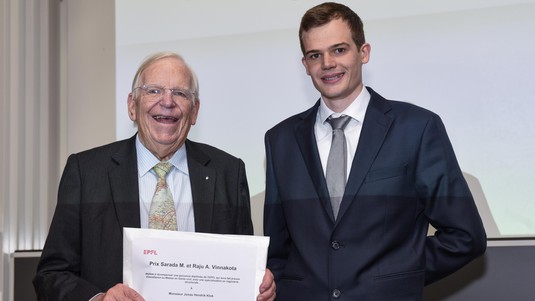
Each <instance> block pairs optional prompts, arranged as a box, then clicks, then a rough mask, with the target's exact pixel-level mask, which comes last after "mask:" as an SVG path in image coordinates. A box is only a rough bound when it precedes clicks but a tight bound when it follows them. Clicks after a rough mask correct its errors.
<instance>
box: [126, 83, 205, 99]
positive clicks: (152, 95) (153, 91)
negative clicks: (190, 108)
mask: <svg viewBox="0 0 535 301" xmlns="http://www.w3.org/2000/svg"><path fill="white" fill-rule="evenodd" d="M136 89H141V90H142V91H143V95H144V96H145V97H146V98H148V99H149V100H151V101H159V100H161V99H162V98H163V95H164V94H165V91H166V90H169V91H171V98H172V99H173V101H181V100H189V101H192V100H193V97H194V96H195V93H194V92H192V91H189V90H182V89H167V88H164V87H162V86H159V85H143V86H140V87H136V88H134V90H132V92H133V91H135V90H136Z"/></svg>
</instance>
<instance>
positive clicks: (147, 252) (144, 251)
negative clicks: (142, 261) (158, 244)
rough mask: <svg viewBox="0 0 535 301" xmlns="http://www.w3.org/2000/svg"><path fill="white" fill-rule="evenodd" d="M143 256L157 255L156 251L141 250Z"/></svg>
mask: <svg viewBox="0 0 535 301" xmlns="http://www.w3.org/2000/svg"><path fill="white" fill-rule="evenodd" d="M143 254H145V255H158V253H157V252H156V250H143Z"/></svg>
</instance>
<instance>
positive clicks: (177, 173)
mask: <svg viewBox="0 0 535 301" xmlns="http://www.w3.org/2000/svg"><path fill="white" fill-rule="evenodd" d="M136 151H137V171H138V183H139V208H140V215H141V228H148V226H149V211H150V204H151V202H152V197H153V195H154V190H155V189H156V183H157V181H158V178H157V176H156V173H155V172H154V171H153V170H152V168H153V167H154V165H156V164H157V163H158V162H160V161H159V160H158V158H156V157H155V156H154V155H153V154H152V153H151V152H150V151H149V150H148V149H147V148H146V147H145V146H144V145H143V144H142V143H141V141H140V140H139V135H138V136H137V137H136ZM169 162H170V163H171V164H173V168H171V171H170V172H169V174H168V175H167V177H166V181H167V185H168V186H169V189H170V190H171V194H172V195H173V200H174V202H175V209H176V219H177V223H178V230H179V231H187V232H195V218H194V215H193V196H192V194H191V183H190V177H189V169H188V160H187V156H186V145H185V144H184V145H182V146H181V147H180V148H179V149H178V150H177V151H176V153H175V154H174V155H173V156H172V157H171V159H169Z"/></svg>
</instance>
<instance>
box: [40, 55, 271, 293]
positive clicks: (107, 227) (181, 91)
mask: <svg viewBox="0 0 535 301" xmlns="http://www.w3.org/2000/svg"><path fill="white" fill-rule="evenodd" d="M199 105H200V102H199V91H198V84H197V79H196V76H195V74H194V73H193V71H192V70H191V69H190V68H189V67H188V65H187V64H186V63H185V61H184V60H183V59H182V58H181V57H180V56H179V55H177V54H175V53H169V52H165V53H157V54H155V55H152V56H150V57H148V58H147V59H146V60H145V61H144V62H143V63H142V64H141V66H140V67H139V69H138V71H137V73H136V75H135V77H134V80H133V85H132V92H131V93H130V94H129V95H128V114H129V116H130V119H131V120H133V121H134V122H135V123H136V124H137V126H138V130H139V131H138V134H137V135H134V136H133V137H132V138H130V139H127V140H123V141H118V142H115V143H111V144H108V145H104V146H101V147H97V148H94V149H91V150H88V151H84V152H81V153H78V154H73V155H71V156H70V157H69V159H68V161H67V164H66V166H65V170H64V172H63V176H62V179H61V182H60V186H59V193H58V203H57V207H56V212H55V214H54V218H53V220H52V224H51V227H50V232H49V235H48V238H47V241H46V244H45V246H44V249H43V253H42V256H41V261H40V263H39V266H38V270H37V275H36V277H35V279H34V286H35V289H36V292H37V294H38V298H39V300H54V301H61V300H97V301H98V300H105V301H107V300H135V301H138V300H144V299H143V297H142V296H140V295H139V294H138V293H137V292H136V291H134V290H133V289H131V288H129V287H127V286H126V285H123V284H122V262H123V261H122V253H123V248H122V241H123V238H122V235H123V228H124V227H134V228H155V229H166V230H180V231H192V232H193V231H195V232H207V233H224V234H248V235H250V234H253V226H252V221H251V213H250V203H249V189H248V184H247V179H246V175H245V166H244V163H243V161H242V160H240V159H238V158H235V157H233V156H231V155H229V154H227V153H225V152H223V151H221V150H219V149H217V148H214V147H212V146H209V145H206V144H201V143H196V142H193V141H190V140H188V139H187V136H188V132H189V130H190V128H191V126H192V125H194V124H195V122H196V120H197V114H198V112H199ZM159 170H165V172H164V173H163V175H160V172H159ZM158 177H161V178H160V179H159V178H158ZM157 183H158V186H157ZM162 183H165V184H163V185H162ZM155 187H157V188H156V189H155ZM164 188H165V189H164ZM162 189H164V190H165V191H166V192H165V196H169V198H161V197H160V196H161V195H162V194H164V193H163V192H162ZM153 196H154V200H153ZM156 196H158V197H156ZM259 290H260V294H259V296H258V300H273V299H274V293H275V285H274V282H273V275H272V274H271V272H270V271H269V270H267V272H266V275H265V276H264V280H263V282H262V284H261V286H260V288H259Z"/></svg>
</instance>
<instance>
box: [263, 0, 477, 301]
mask: <svg viewBox="0 0 535 301" xmlns="http://www.w3.org/2000/svg"><path fill="white" fill-rule="evenodd" d="M299 36H300V42H301V49H302V52H303V59H302V62H303V65H304V67H305V70H306V72H307V74H308V75H309V76H310V77H311V79H312V82H313V84H314V86H315V88H316V89H317V90H318V91H319V92H320V94H321V98H320V99H319V100H318V102H317V103H316V104H315V105H314V106H313V107H312V108H310V109H309V110H307V111H305V112H303V113H300V114H297V115H294V116H292V117H290V118H288V119H286V120H284V121H282V122H281V123H279V124H278V125H276V126H275V127H273V128H272V129H270V130H269V131H268V132H267V133H266V136H265V144H266V157H267V176H266V177H267V180H266V200H265V209H264V233H265V235H267V236H270V238H271V243H270V247H269V254H268V267H269V268H270V269H271V271H272V272H273V274H274V275H275V281H276V283H277V300H280V301H299V300H303V301H305V300H306V301H314V300H322V301H323V300H330V299H339V300H374V301H375V300H381V301H386V300H395V301H402V300H421V298H422V291H423V287H424V285H425V284H429V283H432V282H434V281H437V280H439V279H441V278H443V277H445V276H447V275H449V274H450V273H452V272H454V271H456V270H457V269H459V268H461V267H462V266H463V265H465V264H466V263H468V262H469V261H471V260H472V259H474V258H476V257H477V256H479V255H481V254H483V252H484V251H485V248H486V235H485V231H484V229H483V225H482V222H481V218H480V216H479V214H478V212H477V208H476V206H475V203H474V200H473V198H472V196H471V193H470V191H469V189H468V186H467V184H466V182H465V180H464V178H463V175H462V172H461V170H460V168H459V166H458V163H457V160H456V158H455V155H454V151H453V149H452V146H451V143H450V141H449V139H448V136H447V134H446V131H445V128H444V125H443V124H442V122H441V120H440V118H439V116H437V115H436V114H434V113H432V112H430V111H428V110H425V109H423V108H419V107H416V106H414V105H411V104H408V103H403V102H397V101H391V100H387V99H385V98H383V97H381V96H380V95H379V94H378V93H377V92H375V91H374V90H372V89H371V88H369V87H365V86H364V85H363V82H362V67H363V65H364V64H366V63H367V62H368V60H369V58H370V51H371V47H370V45H369V44H368V43H366V41H365V38H364V31H363V25H362V21H361V20H360V18H359V17H358V16H357V14H355V13H354V12H353V11H352V10H351V9H349V8H348V7H346V6H344V5H341V4H336V3H324V4H321V5H318V6H316V7H313V8H312V9H310V10H308V11H307V12H306V14H305V15H304V16H303V18H302V20H301V26H300V29H299ZM338 117H340V118H341V119H342V120H343V121H344V122H343V125H342V126H341V128H340V129H334V128H333V127H336V126H335V125H334V124H335V122H337V121H336V120H341V119H336V118H338ZM331 119H334V120H333V121H331ZM331 123H333V126H331ZM337 149H338V150H339V151H340V152H339V153H338V154H336V155H335V152H336V150H337ZM339 159H340V160H339ZM336 164H341V165H338V166H336ZM336 172H339V173H340V174H339V175H338V176H337V175H335V173H336ZM346 182H347V184H346ZM338 184H341V185H342V186H341V188H340V187H335V186H337V185H338ZM344 185H345V186H344ZM429 224H431V225H433V226H434V227H435V228H436V229H437V230H436V232H435V234H434V235H433V236H429V237H428V236H427V231H428V226H429Z"/></svg>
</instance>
